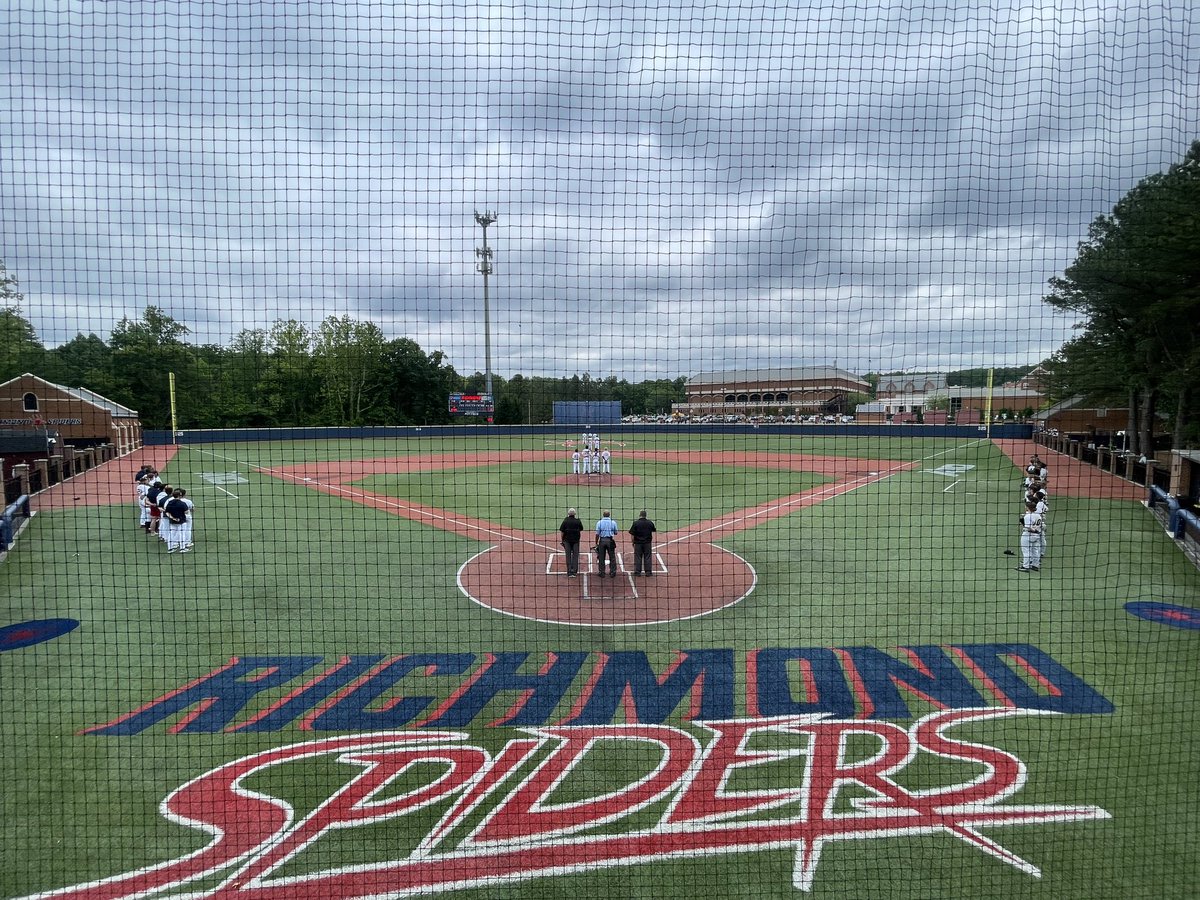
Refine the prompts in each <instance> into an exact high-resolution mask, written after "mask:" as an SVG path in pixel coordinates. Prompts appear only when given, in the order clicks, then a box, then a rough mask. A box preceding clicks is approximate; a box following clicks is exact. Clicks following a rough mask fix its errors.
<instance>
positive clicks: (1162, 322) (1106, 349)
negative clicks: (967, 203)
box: [0, 141, 1200, 453]
mask: <svg viewBox="0 0 1200 900" xmlns="http://www.w3.org/2000/svg"><path fill="white" fill-rule="evenodd" d="M1049 287H1050V291H1049V293H1048V294H1047V295H1046V296H1045V298H1044V299H1045V302H1046V303H1048V304H1050V305H1051V306H1053V307H1054V308H1056V309H1060V310H1063V311H1066V312H1071V313H1074V314H1076V315H1078V316H1079V317H1080V323H1079V325H1078V328H1079V332H1080V333H1079V335H1078V337H1076V338H1074V339H1072V340H1070V341H1068V342H1067V343H1066V344H1064V345H1063V346H1062V347H1061V348H1060V349H1059V350H1058V351H1057V352H1055V353H1054V354H1053V355H1052V356H1051V358H1050V359H1049V360H1048V361H1046V362H1045V363H1044V364H1043V365H1044V366H1045V367H1046V368H1047V370H1048V371H1049V382H1048V390H1049V397H1048V399H1049V400H1050V401H1051V402H1053V401H1057V400H1061V399H1066V398H1069V397H1075V396H1078V397H1080V398H1082V400H1083V402H1084V403H1085V404H1088V405H1092V406H1101V405H1102V406H1110V407H1114V408H1122V407H1124V408H1127V409H1128V410H1129V423H1128V427H1127V433H1128V434H1129V435H1130V436H1131V439H1132V440H1131V449H1133V450H1134V452H1145V453H1150V452H1151V451H1152V450H1153V446H1154V435H1155V434H1158V433H1162V432H1164V431H1169V432H1171V434H1172V440H1173V445H1174V446H1176V447H1188V446H1195V445H1196V444H1197V443H1200V141H1198V142H1196V143H1194V144H1192V146H1191V148H1190V149H1189V150H1188V152H1187V154H1186V155H1185V156H1184V158H1183V159H1182V160H1181V161H1180V162H1178V163H1176V164H1175V165H1172V166H1171V167H1170V168H1169V169H1168V170H1167V171H1166V172H1160V173H1158V174H1154V175H1151V176H1149V177H1147V178H1145V179H1143V180H1142V181H1140V182H1139V183H1138V184H1137V186H1136V187H1134V188H1133V189H1132V190H1130V191H1129V192H1128V193H1127V194H1126V195H1125V196H1124V197H1122V198H1121V200H1119V201H1118V203H1117V204H1116V206H1115V207H1114V208H1113V210H1112V212H1111V213H1110V214H1108V215H1103V216H1100V217H1098V218H1097V219H1096V220H1095V221H1094V222H1092V224H1091V226H1090V228H1089V230H1088V235H1087V238H1086V239H1085V240H1084V241H1082V242H1081V243H1080V245H1079V248H1078V255H1077V256H1076V259H1075V261H1074V262H1073V263H1071V265H1069V266H1068V267H1067V268H1066V269H1065V270H1064V271H1063V273H1062V275H1061V276H1057V277H1055V278H1052V279H1050V284H1049ZM21 299H22V298H21V295H20V293H19V292H18V291H17V289H16V281H15V279H13V278H12V277H11V276H10V275H9V274H8V273H7V272H6V271H5V269H4V266H3V263H0V381H3V380H7V379H9V378H11V377H13V376H14V375H18V374H20V373H22V372H33V373H34V374H38V375H41V376H42V377H44V378H46V379H47V380H50V381H55V382H59V383H63V384H66V385H67V386H70V387H86V388H89V389H91V390H94V391H96V392H97V393H99V394H102V395H104V396H106V397H109V398H110V399H112V400H116V401H117V402H119V403H122V404H124V405H126V406H130V407H132V408H134V409H137V410H138V411H139V413H140V414H141V416H142V421H143V423H144V424H145V425H146V426H147V427H150V428H165V427H168V426H169V424H170V415H169V405H168V397H167V373H168V372H175V374H176V379H177V386H178V393H179V396H180V397H182V398H183V402H182V404H181V406H180V414H181V418H180V422H179V425H180V427H181V428H205V427H221V426H223V427H249V426H295V425H315V424H325V425H328V424H337V425H418V424H430V425H433V424H444V423H447V422H449V421H451V420H450V416H449V410H448V406H447V396H448V395H449V394H450V393H451V392H454V391H462V392H465V393H480V392H482V391H483V388H484V381H485V379H484V376H483V375H482V374H481V373H478V372H476V373H474V374H473V375H470V376H463V375H460V374H459V373H457V372H456V371H455V370H454V368H453V366H451V365H450V364H449V363H448V362H447V361H446V359H445V357H444V355H443V354H442V353H441V351H433V352H426V351H425V350H423V349H422V348H421V347H420V346H418V344H417V343H416V342H415V341H413V340H411V339H410V338H395V339H388V338H387V337H386V336H385V335H384V334H383V332H382V331H381V330H380V329H379V327H378V326H376V325H375V324H373V323H371V322H362V321H357V320H354V319H351V318H350V317H348V316H330V317H329V318H327V319H325V320H324V321H323V322H321V323H320V325H318V326H317V327H315V328H312V327H309V326H306V325H304V324H302V323H300V322H298V321H295V320H292V319H289V320H280V321H277V322H275V323H274V325H273V326H272V327H271V328H269V329H246V330H244V331H242V332H240V333H239V334H238V335H237V336H236V337H235V338H234V339H233V340H232V341H231V342H230V344H229V345H228V346H225V347H221V346H217V345H213V344H202V345H195V344H191V343H189V342H188V341H186V340H185V338H186V336H187V334H188V333H189V332H188V329H187V328H186V327H185V326H184V325H183V324H181V323H180V322H177V321H175V320H174V319H172V318H171V317H170V316H168V315H167V314H166V313H165V312H163V310H161V309H159V308H158V307H155V306H150V307H147V308H146V310H145V311H144V312H143V313H142V315H141V317H140V318H138V319H135V320H130V319H122V320H121V322H120V323H118V325H117V326H116V327H115V328H114V329H113V332H112V335H111V337H110V339H109V340H108V341H104V340H102V339H101V338H99V337H97V336H96V335H94V334H89V335H86V336H85V335H82V334H80V335H77V336H76V337H75V338H74V339H72V340H71V341H68V342H67V343H66V344H63V345H61V346H59V347H54V348H52V349H47V348H45V347H43V346H42V345H41V343H40V342H39V341H38V338H37V335H36V333H35V331H34V329H33V327H32V325H31V324H30V323H29V322H28V321H27V320H26V319H25V318H24V317H23V316H22V315H21V312H20V309H21V307H20V303H21ZM986 371H987V370H986V369H971V370H963V371H962V372H955V373H951V374H950V376H949V377H948V379H947V381H948V383H949V384H952V385H953V384H961V385H982V384H984V383H986ZM1024 371H1027V368H1025V369H1020V370H1018V369H1012V370H997V372H996V376H997V377H996V381H997V383H1002V382H1003V381H1004V380H1008V376H1011V375H1015V374H1021V373H1023V372H1024ZM867 378H868V380H870V381H872V384H873V383H874V382H876V381H877V380H878V376H876V375H868V376H867ZM493 381H494V384H495V385H496V390H495V392H496V395H497V407H496V421H497V422H499V423H501V424H519V423H537V422H548V421H550V420H551V419H552V404H553V402H554V401H555V400H619V401H621V404H622V410H623V412H625V413H627V414H637V415H644V414H653V413H660V412H669V411H670V409H671V404H672V403H674V402H682V401H683V400H684V399H685V394H684V383H685V382H684V378H682V377H680V378H676V379H658V380H653V381H644V382H641V383H638V384H631V383H629V382H627V381H624V380H618V379H616V378H615V377H609V378H604V379H593V378H591V377H590V376H589V375H586V374H585V375H582V376H581V375H574V376H572V377H570V378H542V377H533V378H527V377H524V376H522V375H514V376H513V377H512V378H511V379H509V380H507V381H506V380H505V379H503V378H493ZM863 399H866V398H863ZM459 421H463V422H472V421H478V420H472V419H463V420H459Z"/></svg>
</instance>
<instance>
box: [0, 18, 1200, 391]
mask: <svg viewBox="0 0 1200 900" xmlns="http://www.w3.org/2000/svg"><path fill="white" fill-rule="evenodd" d="M1198 126H1200V4H1196V3H1189V2H1180V0H1122V2H1119V3H1114V2H1112V0H1042V2H1028V0H970V2H968V0H858V2H854V0H807V2H806V0H711V2H696V0H636V2H635V0H626V2H624V3H618V2H612V0H605V2H600V0H559V2H533V3H525V4H521V3H514V2H503V0H496V2H484V3H478V4H476V3H465V2H453V0H448V2H428V3H415V2H404V0H396V2H392V3H384V2H357V3H354V2H340V0H321V2H311V3H308V2H294V0H286V2H285V0H279V2H273V3H263V2H248V0H243V2H231V3H225V2H219V3H218V2H210V0H191V2H173V0H149V2H133V0H107V2H104V0H71V2H53V0H36V2H35V0H12V2H9V3H6V4H4V5H3V7H2V8H0V259H2V260H3V261H4V262H5V264H6V265H7V267H8V269H9V272H10V273H11V274H13V275H15V276H16V277H17V278H18V279H19V281H20V288H21V290H22V292H23V293H24V294H25V306H24V312H25V314H26V315H27V316H28V318H29V319H30V320H31V321H32V322H33V324H34V326H35V327H36V329H37V331H38V334H39V336H40V337H41V338H42V340H43V341H44V342H45V343H47V344H57V343H60V342H62V341H64V340H67V339H69V338H71V337H72V336H74V335H75V334H76V333H77V332H80V331H82V332H85V333H87V332H95V333H97V334H100V335H101V336H104V337H107V335H108V332H109V330H110V329H111V327H112V326H113V324H114V323H115V322H117V321H119V320H120V319H121V318H122V317H126V316H128V317H130V318H136V317H137V316H138V315H140V313H141V310H142V309H144V307H145V305H146V304H150V303H152V304H156V305H158V306H160V307H163V308H164V309H166V310H167V311H168V312H169V313H170V314H171V315H172V316H174V317H175V318H176V319H178V320H180V321H181V322H183V323H184V324H186V325H187V326H188V327H189V328H190V329H191V331H192V338H193V339H194V340H197V341H202V342H215V343H221V344H225V343H228V342H229V341H230V340H231V339H232V338H233V337H234V336H235V335H236V334H237V333H238V332H239V331H240V330H241V329H243V328H267V327H269V326H270V325H271V323H272V322H273V321H275V320H277V319H298V320H301V321H303V322H306V323H308V324H310V325H315V324H316V323H318V322H320V321H321V320H322V319H323V318H325V317H326V316H329V315H350V316H352V317H354V318H358V319H368V320H371V321H374V322H376V323H377V324H379V325H380V326H381V327H382V328H383V330H384V331H385V333H386V334H387V335H388V336H389V337H396V336H409V337H412V338H414V339H415V340H416V341H417V342H418V343H420V344H421V346H422V347H423V348H425V349H426V350H434V349H440V350H443V351H444V352H445V353H446V354H447V355H448V357H449V359H450V361H451V362H452V364H453V365H454V366H455V368H457V369H458V370H459V371H460V372H463V373H467V374H469V373H471V372H473V371H477V370H478V371H482V370H483V368H484V346H483V337H482V309H483V303H482V293H483V291H482V278H481V276H480V275H479V273H478V272H476V271H475V267H474V264H475V259H474V256H473V249H474V248H475V247H477V246H478V245H479V244H480V243H481V234H480V229H479V228H478V226H477V225H476V223H475V220H474V216H473V213H474V211H475V210H477V209H480V210H482V209H489V210H495V211H496V213H497V217H498V221H497V222H496V224H495V225H493V226H492V227H491V228H489V230H488V231H489V235H488V237H489V243H490V244H491V245H492V246H493V248H494V250H495V262H494V265H495V274H494V275H493V277H492V279H491V310H492V334H493V340H492V344H493V362H492V367H493V370H494V371H496V372H497V373H500V374H502V375H506V376H507V375H512V374H514V373H517V372H521V373H524V374H527V375H532V374H548V375H570V374H573V373H580V374H582V373H584V372H587V373H590V374H591V375H592V376H593V377H598V378H602V377H606V376H608V375H617V376H618V377H625V378H629V379H631V380H641V379H643V378H657V377H676V376H679V375H691V374H695V373H696V372H699V371H708V370H717V369H725V368H764V367H773V366H794V365H809V364H831V363H832V364H837V365H839V366H842V367H844V368H848V369H851V370H854V371H858V372H866V371H879V370H884V371H887V370H893V369H900V368H909V369H918V370H927V369H938V370H945V369H951V368H961V367H967V366H980V365H993V364H994V365H1015V364H1023V363H1026V362H1036V361H1038V360H1039V359H1041V358H1042V357H1044V356H1045V355H1047V354H1049V353H1050V352H1051V351H1053V350H1054V349H1055V348H1056V347H1057V346H1058V345H1059V344H1061V343H1062V341H1063V340H1065V339H1067V338H1069V337H1070V335H1071V333H1072V332H1071V324H1072V323H1071V321H1070V320H1069V319H1067V318H1065V317H1064V316H1063V315H1062V314H1060V313H1055V312H1053V311H1052V310H1050V309H1049V308H1044V304H1042V302H1041V297H1042V295H1043V294H1044V293H1045V287H1046V280H1047V279H1048V278H1049V277H1050V276H1052V275H1054V274H1055V273H1057V272H1061V270H1062V269H1063V268H1064V267H1065V266H1066V265H1068V264H1069V263H1070V262H1071V260H1072V259H1073V258H1074V253H1075V247H1076V244H1077V242H1078V241H1079V240H1080V238H1081V237H1082V236H1083V234H1084V233H1085V232H1086V228H1087V225H1088V223H1089V222H1090V221H1091V220H1092V219H1093V218H1095V217H1096V216H1097V215H1100V214H1103V213H1106V212H1108V211H1109V210H1110V209H1111V208H1112V205H1113V204H1114V203H1115V202H1116V200H1117V199H1118V198H1119V197H1120V196H1121V195H1122V194H1123V193H1125V192H1126V191H1127V190H1129V188H1131V187H1132V186H1133V185H1134V184H1136V183H1137V181H1138V180H1139V179H1140V178H1142V177H1144V176H1146V175H1148V174H1150V173H1152V172H1155V171H1159V170H1161V169H1164V168H1165V167H1167V166H1168V165H1170V164H1171V163H1172V162H1174V161H1176V160H1177V159H1179V158H1180V157H1181V156H1182V154H1183V153H1184V151H1185V150H1186V148H1187V146H1188V144H1189V143H1190V142H1191V141H1192V140H1195V139H1197V138H1200V127H1198Z"/></svg>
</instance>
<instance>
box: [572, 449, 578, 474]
mask: <svg viewBox="0 0 1200 900" xmlns="http://www.w3.org/2000/svg"><path fill="white" fill-rule="evenodd" d="M571 474H572V475H578V474H579V451H578V450H576V451H575V452H574V453H572V454H571Z"/></svg>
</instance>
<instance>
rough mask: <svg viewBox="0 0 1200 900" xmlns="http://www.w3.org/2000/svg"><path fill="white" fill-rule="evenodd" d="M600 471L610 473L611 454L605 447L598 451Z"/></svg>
mask: <svg viewBox="0 0 1200 900" xmlns="http://www.w3.org/2000/svg"><path fill="white" fill-rule="evenodd" d="M600 471H601V472H603V473H604V474H605V475H611V474H612V454H611V453H609V452H608V448H607V447H605V448H604V449H603V450H601V451H600Z"/></svg>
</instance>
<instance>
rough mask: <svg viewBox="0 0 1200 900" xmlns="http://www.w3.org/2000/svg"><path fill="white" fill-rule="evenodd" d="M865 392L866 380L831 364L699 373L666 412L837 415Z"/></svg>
mask: <svg viewBox="0 0 1200 900" xmlns="http://www.w3.org/2000/svg"><path fill="white" fill-rule="evenodd" d="M870 390H871V386H870V384H868V383H867V382H866V381H864V380H863V379H861V378H859V377H858V376H857V375H854V374H852V373H850V372H847V371H845V370H844V369H839V368H836V367H835V366H800V367H796V368H790V369H745V370H741V371H730V372H701V373H700V374H699V375H695V376H693V377H692V378H689V379H688V381H687V384H686V385H684V391H685V393H686V395H687V401H686V402H685V403H676V404H674V405H673V406H672V407H671V409H672V411H673V412H677V413H680V414H683V415H692V416H704V415H714V414H717V415H719V414H722V413H724V414H730V415H748V416H754V415H775V414H782V415H798V414H811V413H841V412H845V411H846V407H847V398H848V396H849V395H850V394H853V393H861V394H866V393H869V392H870Z"/></svg>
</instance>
